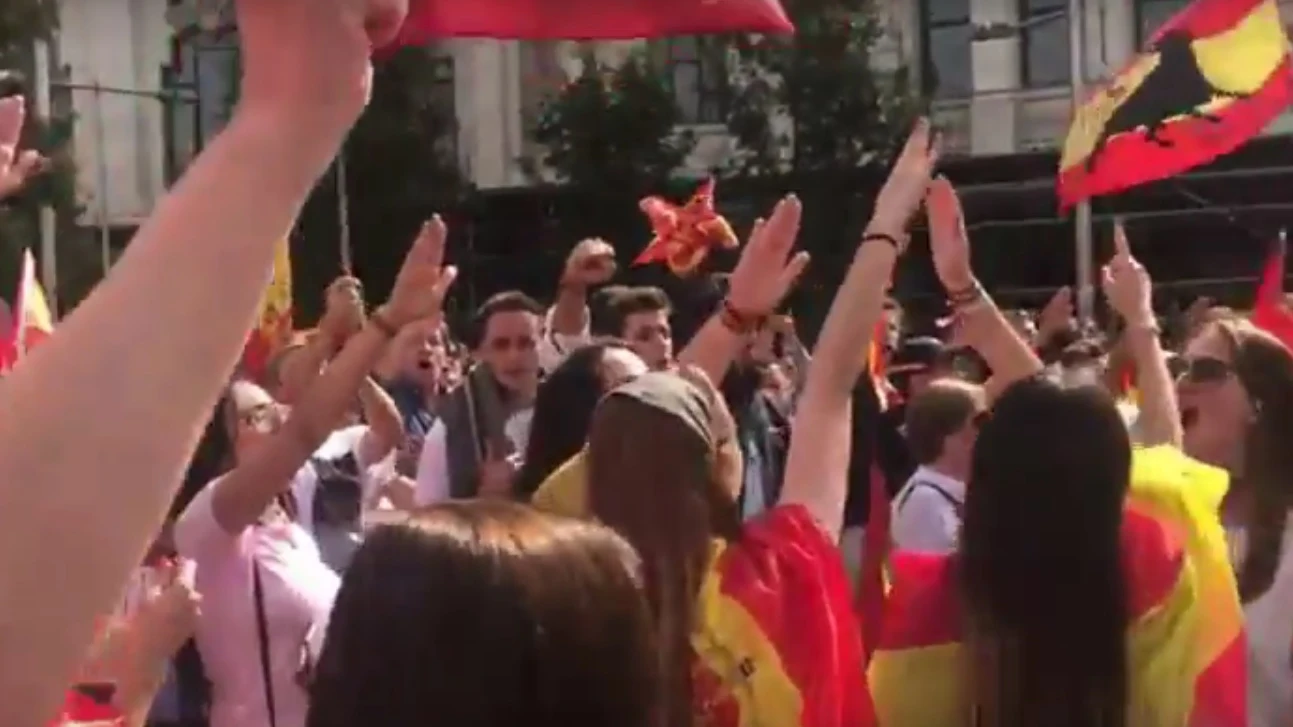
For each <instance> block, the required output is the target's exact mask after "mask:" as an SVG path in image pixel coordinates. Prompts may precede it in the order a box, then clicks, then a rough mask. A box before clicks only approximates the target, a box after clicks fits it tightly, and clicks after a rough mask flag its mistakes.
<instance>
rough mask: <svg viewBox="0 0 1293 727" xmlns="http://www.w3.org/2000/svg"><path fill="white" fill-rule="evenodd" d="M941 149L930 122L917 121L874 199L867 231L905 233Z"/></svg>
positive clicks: (918, 207) (939, 138)
mask: <svg viewBox="0 0 1293 727" xmlns="http://www.w3.org/2000/svg"><path fill="white" fill-rule="evenodd" d="M941 150H942V138H941V137H940V136H939V135H938V134H937V133H935V132H934V131H933V127H932V126H930V123H929V119H925V118H922V119H920V120H919V121H917V122H916V127H915V128H914V129H912V132H911V136H908V137H907V143H906V144H904V145H903V148H902V153H901V154H899V156H898V161H897V162H895V163H894V166H893V170H892V171H890V172H889V178H888V179H887V180H885V183H884V187H882V188H881V189H880V194H879V195H878V196H877V197H876V200H875V211H874V212H873V213H872V215H871V224H870V225H869V226H868V230H870V231H872V232H884V233H887V234H893V235H903V234H904V233H905V232H906V230H907V222H908V221H909V220H910V219H911V217H912V215H913V214H915V212H916V210H918V209H920V204H921V202H922V201H923V200H924V199H925V192H926V190H928V188H929V183H930V176H931V175H932V174H933V173H934V167H935V165H937V164H938V157H939V154H940V153H941Z"/></svg>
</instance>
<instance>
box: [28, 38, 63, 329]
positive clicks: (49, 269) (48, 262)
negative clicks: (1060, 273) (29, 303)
mask: <svg viewBox="0 0 1293 727" xmlns="http://www.w3.org/2000/svg"><path fill="white" fill-rule="evenodd" d="M32 52H33V55H34V56H35V69H34V70H35V74H34V75H35V76H36V78H35V79H34V80H35V82H36V83H35V86H36V88H35V89H34V90H35V92H36V96H35V99H34V100H35V102H36V113H37V115H39V116H41V117H42V118H46V119H48V118H50V117H52V116H53V115H54V104H53V101H52V99H51V94H50V86H51V73H50V68H49V66H50V57H49V53H50V48H49V43H46V42H45V41H44V40H40V39H38V40H36V42H35V43H34V44H33V47H32ZM55 223H56V220H55V218H54V208H53V207H50V206H49V205H41V208H40V285H41V287H42V288H44V289H45V298H46V300H48V302H49V310H50V315H52V316H54V319H55V321H57V320H58V246H57V238H56V235H57V225H56V224H55Z"/></svg>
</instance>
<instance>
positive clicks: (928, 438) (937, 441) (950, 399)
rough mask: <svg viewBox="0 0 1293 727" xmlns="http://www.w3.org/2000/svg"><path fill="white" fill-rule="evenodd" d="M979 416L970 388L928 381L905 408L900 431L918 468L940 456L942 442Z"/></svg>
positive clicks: (955, 383) (977, 402)
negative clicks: (927, 384) (975, 416)
mask: <svg viewBox="0 0 1293 727" xmlns="http://www.w3.org/2000/svg"><path fill="white" fill-rule="evenodd" d="M978 412H979V401H978V399H977V397H976V396H975V391H974V388H973V385H972V384H967V383H964V382H960V381H955V380H952V379H939V380H936V381H931V382H930V384H929V386H927V387H926V388H925V390H924V391H922V392H921V393H920V394H918V395H917V396H916V397H915V398H913V399H912V400H911V402H910V403H909V404H907V407H906V411H905V412H904V414H905V416H904V421H903V428H904V433H905V435H906V438H907V446H908V448H909V449H910V450H911V456H912V458H913V459H915V460H916V463H917V464H922V465H927V464H931V463H933V462H934V461H935V460H937V459H938V458H939V457H941V456H942V455H943V443H944V441H945V440H946V439H947V438H948V437H950V436H952V435H953V434H956V432H958V431H959V430H960V429H961V428H962V427H964V426H965V425H966V424H968V423H969V422H970V420H971V419H972V418H973V417H974V415H975V414H977V413H978Z"/></svg>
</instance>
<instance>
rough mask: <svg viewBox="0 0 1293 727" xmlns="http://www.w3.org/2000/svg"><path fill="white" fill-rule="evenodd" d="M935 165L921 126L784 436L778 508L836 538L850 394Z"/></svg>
mask: <svg viewBox="0 0 1293 727" xmlns="http://www.w3.org/2000/svg"><path fill="white" fill-rule="evenodd" d="M937 160H938V151H937V149H936V144H935V143H934V139H932V138H931V132H930V127H929V122H928V121H927V120H924V119H922V120H921V121H920V122H919V123H918V124H917V126H916V130H915V131H913V132H912V134H911V136H910V137H909V138H908V139H907V144H906V146H905V147H904V148H903V152H902V155H901V156H900V157H899V158H898V162H897V164H896V165H895V166H894V168H893V171H892V172H891V173H890V175H889V180H888V181H887V182H885V185H884V188H883V189H881V190H880V196H879V197H878V198H877V199H876V204H875V212H874V214H873V216H872V218H871V222H870V224H868V225H867V228H866V234H865V235H863V238H862V239H863V242H862V245H861V247H859V248H858V251H857V254H856V255H855V256H854V258H853V264H852V266H850V267H849V271H848V274H847V275H846V276H845V278H844V284H843V285H842V286H840V289H839V291H838V292H837V293H836V294H835V300H834V302H833V303H832V304H831V310H830V313H828V314H827V316H826V322H825V323H824V324H823V325H822V331H821V334H820V335H819V336H818V338H817V347H816V349H814V351H813V364H812V366H811V367H810V368H809V369H808V379H807V381H805V383H804V391H803V394H802V395H801V396H800V399H799V405H798V408H797V409H796V411H795V418H794V425H793V426H792V427H791V430H790V453H789V454H788V455H787V462H786V476H785V484H784V485H783V486H782V490H781V502H782V503H783V504H788V503H796V504H800V505H803V506H804V507H805V508H807V509H808V511H809V512H810V513H812V515H813V516H814V517H815V518H816V519H817V522H818V523H820V524H821V526H822V527H823V528H824V529H825V530H826V531H827V533H829V534H830V535H831V537H832V538H838V537H839V533H840V528H841V526H842V525H843V519H844V499H845V497H846V496H847V495H848V468H849V456H850V454H851V452H850V449H851V446H852V411H853V386H854V385H855V384H856V383H857V379H858V376H859V375H860V374H861V373H862V369H863V367H864V366H865V364H866V361H865V359H866V357H865V356H863V355H861V353H860V352H862V351H865V350H867V347H868V345H869V344H870V342H871V335H872V332H873V330H874V329H875V324H876V322H877V321H879V320H880V314H881V312H882V311H883V308H884V299H885V291H886V290H887V289H888V287H889V280H890V278H891V277H892V276H893V266H894V263H895V262H896V261H897V260H898V256H899V255H900V254H901V253H902V251H903V250H904V249H905V248H906V245H907V222H908V220H909V219H910V218H911V216H912V214H913V213H914V212H915V211H916V210H917V209H918V208H919V207H920V203H921V200H922V199H923V198H924V196H925V189H926V188H927V187H928V186H929V177H930V172H931V171H932V169H933V167H934V164H935V163H936V162H937Z"/></svg>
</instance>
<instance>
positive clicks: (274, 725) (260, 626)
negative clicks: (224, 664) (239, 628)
mask: <svg viewBox="0 0 1293 727" xmlns="http://www.w3.org/2000/svg"><path fill="white" fill-rule="evenodd" d="M251 580H252V594H253V595H254V596H255V599H256V635H257V641H259V642H260V672H261V676H262V677H263V678H264V681H265V708H266V709H267V710H269V727H278V715H277V714H276V712H275V709H274V681H273V672H272V670H271V669H270V666H269V623H268V621H267V620H266V619H265V590H264V588H262V587H261V584H260V566H259V565H257V564H256V561H255V560H252V562H251Z"/></svg>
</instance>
